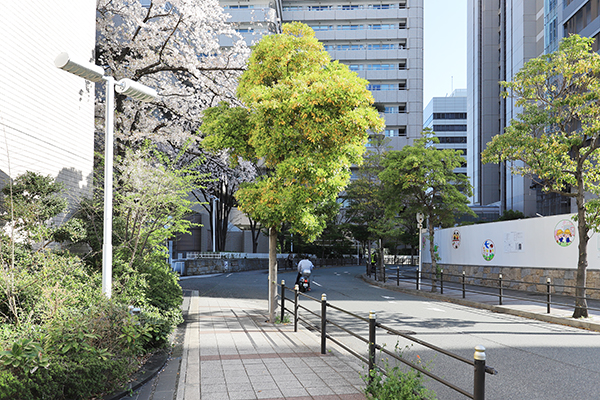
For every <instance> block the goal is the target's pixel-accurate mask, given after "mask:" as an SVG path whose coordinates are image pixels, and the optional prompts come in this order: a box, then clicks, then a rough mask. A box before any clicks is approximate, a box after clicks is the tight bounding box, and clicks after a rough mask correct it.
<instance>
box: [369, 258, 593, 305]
mask: <svg viewBox="0 0 600 400" xmlns="http://www.w3.org/2000/svg"><path fill="white" fill-rule="evenodd" d="M384 271H387V272H385V273H384V281H389V280H395V281H396V285H397V286H400V282H415V285H416V289H417V290H419V289H420V287H419V285H421V286H427V287H433V286H436V287H438V286H439V288H440V294H444V288H446V289H453V290H459V291H462V298H463V299H466V297H467V296H466V295H467V293H472V294H483V295H489V296H496V297H497V298H498V305H504V304H503V303H504V299H513V300H522V301H528V302H532V303H540V304H545V305H546V313H548V314H550V311H551V307H552V306H557V307H574V306H575V301H576V300H577V299H578V298H581V297H578V296H575V295H570V294H565V293H557V291H556V289H557V288H560V289H562V290H561V292H564V290H565V289H567V290H573V291H575V290H576V289H578V288H584V287H581V286H573V285H563V284H557V283H552V281H551V279H550V278H546V282H545V283H536V282H528V281H523V280H515V279H504V278H503V276H502V274H498V278H492V277H481V276H475V275H466V273H465V272H464V271H463V273H462V274H451V273H446V272H444V270H443V269H442V270H441V271H440V272H439V273H437V274H436V273H433V272H429V271H428V272H421V273H420V274H419V271H418V268H417V267H416V266H414V267H412V268H408V269H407V268H402V269H401V268H400V267H399V266H397V267H391V268H390V267H386V268H385V269H384ZM413 275H414V276H413ZM419 278H420V279H419ZM374 279H375V280H377V275H376V274H375V278H374ZM477 282H482V283H477ZM484 282H485V283H488V284H484ZM515 285H529V286H536V289H538V287H542V288H543V289H542V290H536V292H531V291H526V290H522V289H519V288H517V287H514V286H515ZM479 288H482V289H484V290H479ZM506 290H510V293H512V294H507V293H506ZM585 290H586V291H587V292H588V293H589V292H590V291H596V292H598V293H600V288H596V287H585ZM515 292H516V293H517V295H515V294H514V293H515ZM521 293H523V294H526V296H525V295H523V296H520V295H518V294H521ZM532 293H534V294H539V295H541V296H543V297H545V299H544V300H542V299H536V298H534V297H532V296H531V294H532ZM553 295H554V296H553ZM557 297H558V298H560V299H562V300H563V302H561V301H556V298H557ZM586 299H588V298H587V297H586ZM564 301H571V303H565V302H564ZM587 308H588V310H595V311H600V308H595V307H591V306H589V305H588V307H587Z"/></svg>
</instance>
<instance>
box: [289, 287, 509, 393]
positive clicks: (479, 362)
mask: <svg viewBox="0 0 600 400" xmlns="http://www.w3.org/2000/svg"><path fill="white" fill-rule="evenodd" d="M278 286H279V287H280V288H281V294H280V297H279V298H280V300H281V304H280V306H281V307H280V308H281V321H284V319H285V312H286V311H287V312H289V313H290V314H292V315H293V316H294V332H297V331H298V321H303V322H304V323H305V324H307V325H308V326H311V327H312V328H313V329H315V330H317V331H319V332H320V333H321V354H326V344H327V340H328V339H329V340H331V341H332V342H334V343H335V344H337V345H338V346H340V347H342V348H343V349H344V350H346V351H347V352H348V353H350V354H351V355H353V356H355V357H357V358H358V359H360V360H361V361H363V362H364V363H365V364H368V368H369V383H371V381H372V374H371V371H373V370H375V368H377V369H379V371H381V372H383V373H385V370H383V369H380V368H378V367H377V365H376V362H375V360H376V357H375V352H376V350H379V351H381V352H382V353H385V354H387V355H388V356H389V357H392V358H394V359H395V360H397V361H399V362H401V363H403V364H405V365H407V366H408V367H410V368H412V369H414V370H416V371H419V372H420V373H422V374H424V375H427V376H428V377H430V378H431V379H433V380H435V381H437V382H439V383H441V384H443V385H445V386H447V387H449V388H451V389H453V390H455V391H457V392H458V393H461V394H462V395H464V396H465V397H467V398H469V399H473V400H484V399H485V374H486V373H487V374H492V375H496V374H497V372H496V370H494V369H493V368H491V367H489V366H486V365H485V359H486V355H485V348H484V347H483V346H480V345H478V346H475V354H474V359H473V360H472V361H471V360H468V359H466V358H464V357H462V356H459V355H457V354H454V353H451V352H449V351H447V350H444V349H442V348H440V347H437V346H435V345H433V344H431V343H428V342H425V341H423V340H420V339H417V338H415V337H413V336H412V335H410V334H406V333H404V332H401V331H398V330H396V329H393V328H391V327H388V326H385V325H383V324H381V323H379V322H377V315H376V313H375V311H371V312H370V313H369V317H368V318H365V317H362V316H360V315H358V314H355V313H352V312H350V311H347V310H344V309H342V308H340V307H337V306H335V305H333V304H331V303H329V302H327V295H326V294H322V295H321V300H319V299H317V298H315V297H312V296H309V295H307V294H305V293H301V292H300V291H299V290H298V285H296V286H295V287H294V289H293V291H294V299H293V300H292V299H289V298H287V297H286V286H285V281H281V284H278ZM300 296H303V297H305V298H307V299H309V300H312V301H315V302H318V303H321V313H320V314H318V313H316V312H314V311H312V310H310V309H309V308H307V307H304V306H303V305H301V304H300V303H299V298H300ZM286 301H293V304H294V307H293V310H290V309H288V308H286ZM328 307H329V308H331V309H333V310H336V311H339V312H342V313H344V314H346V315H349V316H351V317H353V318H356V319H358V320H360V321H363V322H365V323H368V326H369V337H368V338H364V337H362V336H360V335H358V334H357V333H355V332H352V331H351V330H349V329H347V328H345V327H343V326H342V325H340V324H337V323H336V322H334V321H332V320H330V319H327V308H328ZM299 309H302V310H304V311H306V312H308V313H309V314H311V315H313V316H315V317H317V318H319V319H320V322H321V324H320V325H321V326H320V327H318V326H315V325H313V324H312V323H311V321H309V320H307V319H305V318H302V317H301V316H300V315H299V314H298V310H299ZM328 324H329V325H333V326H335V327H336V328H338V329H340V330H342V331H343V332H345V333H348V334H350V335H351V336H353V337H355V338H357V339H358V340H360V341H362V342H364V343H365V344H367V348H368V357H364V356H362V355H360V354H359V353H358V352H356V351H355V350H353V349H351V348H350V347H349V346H347V345H345V344H344V343H342V342H341V341H339V340H338V339H336V338H335V337H333V336H331V335H330V334H328V333H327V325H328ZM377 328H380V329H383V330H384V331H387V332H389V333H392V334H395V335H398V336H401V337H403V338H405V339H408V340H410V341H412V342H414V343H417V344H419V345H422V346H425V347H428V348H430V349H432V350H434V351H435V352H437V353H441V354H444V355H446V356H448V357H451V358H453V359H455V360H458V361H459V362H462V363H465V364H468V365H472V366H473V373H474V381H473V393H470V392H468V391H466V390H464V389H462V388H460V387H458V386H456V385H454V384H453V383H451V382H448V381H446V380H445V379H443V378H441V377H439V376H437V375H435V374H433V373H432V372H430V371H428V370H427V369H425V368H423V367H421V366H419V365H417V364H415V363H413V362H411V361H409V360H406V359H404V358H402V357H400V356H399V355H398V354H396V353H394V352H392V351H389V350H387V349H385V348H384V347H383V346H381V345H378V344H377V341H376V338H377V335H376V330H377Z"/></svg>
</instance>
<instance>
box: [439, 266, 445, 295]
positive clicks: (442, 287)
mask: <svg viewBox="0 0 600 400" xmlns="http://www.w3.org/2000/svg"><path fill="white" fill-rule="evenodd" d="M440 294H444V270H443V269H441V270H440Z"/></svg>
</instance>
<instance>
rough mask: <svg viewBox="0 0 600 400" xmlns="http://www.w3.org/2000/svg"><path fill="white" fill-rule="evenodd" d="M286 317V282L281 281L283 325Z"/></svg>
mask: <svg viewBox="0 0 600 400" xmlns="http://www.w3.org/2000/svg"><path fill="white" fill-rule="evenodd" d="M284 317H285V281H284V280H283V279H282V280H281V323H282V324H283V318H284Z"/></svg>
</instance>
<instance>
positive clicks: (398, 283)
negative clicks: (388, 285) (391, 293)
mask: <svg viewBox="0 0 600 400" xmlns="http://www.w3.org/2000/svg"><path fill="white" fill-rule="evenodd" d="M396 286H400V267H396Z"/></svg>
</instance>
